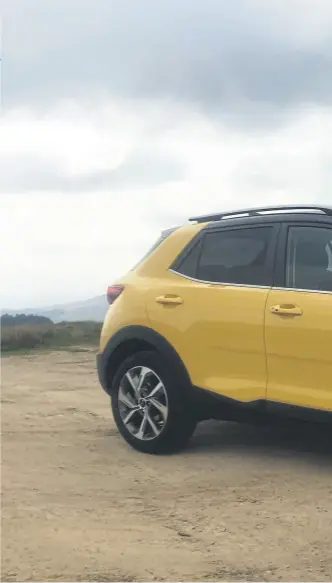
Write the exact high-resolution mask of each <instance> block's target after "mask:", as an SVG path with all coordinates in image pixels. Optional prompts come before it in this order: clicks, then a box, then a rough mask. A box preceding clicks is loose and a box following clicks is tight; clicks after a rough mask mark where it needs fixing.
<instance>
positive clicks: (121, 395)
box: [118, 388, 137, 409]
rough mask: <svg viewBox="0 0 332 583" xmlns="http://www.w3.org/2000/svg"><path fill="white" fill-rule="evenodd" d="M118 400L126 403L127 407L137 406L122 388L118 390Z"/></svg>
mask: <svg viewBox="0 0 332 583" xmlns="http://www.w3.org/2000/svg"><path fill="white" fill-rule="evenodd" d="M118 398H119V401H121V403H123V404H124V405H126V407H128V408H129V409H133V408H134V407H136V406H137V403H134V402H133V400H132V397H131V396H130V395H129V394H128V393H127V394H126V393H124V391H123V389H122V388H121V389H120V391H119V397H118Z"/></svg>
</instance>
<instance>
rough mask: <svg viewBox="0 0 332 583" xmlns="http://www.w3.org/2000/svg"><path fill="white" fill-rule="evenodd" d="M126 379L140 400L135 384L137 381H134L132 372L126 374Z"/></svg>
mask: <svg viewBox="0 0 332 583" xmlns="http://www.w3.org/2000/svg"><path fill="white" fill-rule="evenodd" d="M126 379H127V381H128V382H129V384H130V386H131V388H132V389H133V391H134V393H135V397H136V399H137V400H138V398H139V393H138V391H137V385H136V384H135V381H134V379H133V377H132V376H131V374H130V371H129V372H127V373H126Z"/></svg>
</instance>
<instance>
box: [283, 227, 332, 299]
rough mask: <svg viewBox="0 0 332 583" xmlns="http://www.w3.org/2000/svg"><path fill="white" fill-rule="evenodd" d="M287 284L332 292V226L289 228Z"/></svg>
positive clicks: (299, 287)
mask: <svg viewBox="0 0 332 583" xmlns="http://www.w3.org/2000/svg"><path fill="white" fill-rule="evenodd" d="M286 287H287V288H290V289H300V290H301V289H303V290H312V291H331V292H332V228H328V227H311V226H306V227H305V226H301V227H290V228H289V231H288V242H287V261H286Z"/></svg>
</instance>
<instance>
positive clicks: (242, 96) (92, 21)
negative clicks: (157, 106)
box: [3, 0, 332, 125]
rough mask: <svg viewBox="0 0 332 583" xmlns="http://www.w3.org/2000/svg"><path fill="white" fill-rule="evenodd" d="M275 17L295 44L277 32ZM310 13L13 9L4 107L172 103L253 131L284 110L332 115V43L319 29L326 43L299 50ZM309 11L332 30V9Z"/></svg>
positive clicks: (153, 6) (182, 6) (171, 2)
mask: <svg viewBox="0 0 332 583" xmlns="http://www.w3.org/2000/svg"><path fill="white" fill-rule="evenodd" d="M267 5H268V7H269V8H268V9H266V6H267ZM276 7H279V8H280V10H281V14H282V17H283V18H282V19H281V20H282V23H283V26H284V31H286V30H287V27H289V26H292V27H293V30H292V31H291V34H287V35H286V34H284V31H283V26H282V25H280V26H276V23H275V21H274V13H275V10H274V9H275V8H276ZM305 8H306V9H307V10H308V2H307V3H306V7H304V8H303V5H302V3H298V2H295V1H293V2H289V1H288V2H285V1H283V0H269V1H268V2H267V0H264V2H262V1H260V0H256V1H254V0H232V1H230V2H227V1H226V0H225V1H223V0H139V1H138V0H47V2H46V1H45V0H29V2H27V1H26V0H5V11H4V14H5V16H4V41H3V47H4V49H3V100H4V106H6V104H7V105H8V106H11V105H15V104H22V103H29V104H30V105H31V106H33V105H35V106H42V105H45V104H50V103H52V102H54V101H56V100H58V99H61V98H66V97H73V98H76V99H85V98H87V97H89V96H90V97H92V96H96V95H103V96H104V95H113V96H117V97H139V98H140V97H142V98H154V97H155V98H165V97H166V98H172V99H175V100H181V101H185V102H192V103H194V104H195V105H196V106H199V107H202V108H203V109H204V110H205V111H209V112H213V113H214V114H215V115H220V116H222V117H224V118H226V120H228V121H229V122H230V123H241V124H244V125H245V124H247V123H249V124H251V121H250V116H252V115H253V116H254V118H255V122H257V123H259V122H260V123H263V124H265V123H266V122H268V123H270V122H271V120H273V119H275V120H279V121H280V119H279V115H280V114H279V111H280V110H282V109H283V108H289V107H293V106H297V105H298V104H299V103H320V104H328V105H331V102H332V39H331V38H330V39H329V41H324V40H321V39H320V38H319V27H318V34H317V42H308V43H307V44H305V43H303V42H300V39H299V41H298V42H297V38H298V35H299V34H300V32H301V26H302V20H303V18H304V16H303V15H304V11H305ZM309 10H311V11H312V15H313V16H317V14H318V15H320V14H321V20H322V22H323V20H324V19H325V20H326V19H331V24H332V3H331V2H330V0H312V2H311V3H309ZM279 12H280V11H279ZM294 12H295V14H296V17H294ZM289 21H290V24H289ZM316 21H317V18H316ZM316 28H317V27H316ZM261 105H264V108H263V110H262V111H261V110H260V106H261ZM248 120H249V121H248Z"/></svg>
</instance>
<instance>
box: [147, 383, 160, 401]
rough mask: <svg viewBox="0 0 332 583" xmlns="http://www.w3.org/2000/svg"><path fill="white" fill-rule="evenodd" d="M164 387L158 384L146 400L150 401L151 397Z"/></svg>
mask: <svg viewBox="0 0 332 583" xmlns="http://www.w3.org/2000/svg"><path fill="white" fill-rule="evenodd" d="M163 388H164V385H163V383H161V382H159V383H158V384H157V385H156V386H155V388H154V389H152V391H151V393H149V394H148V395H146V398H147V399H151V397H154V396H155V395H156V394H157V393H158V392H159V391H160V389H163Z"/></svg>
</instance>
